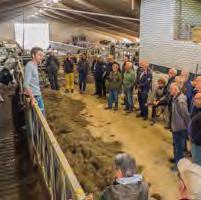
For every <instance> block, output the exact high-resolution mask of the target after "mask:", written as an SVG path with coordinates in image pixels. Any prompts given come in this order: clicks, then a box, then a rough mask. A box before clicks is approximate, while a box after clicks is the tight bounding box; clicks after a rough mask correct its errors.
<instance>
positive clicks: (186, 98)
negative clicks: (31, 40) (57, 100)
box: [24, 47, 201, 200]
mask: <svg viewBox="0 0 201 200" xmlns="http://www.w3.org/2000/svg"><path fill="white" fill-rule="evenodd" d="M31 55H32V60H31V61H30V62H28V63H27V65H26V66H25V76H24V88H25V92H26V94H27V95H29V96H30V98H31V102H32V104H34V103H35V101H37V102H38V105H39V107H40V109H41V111H42V112H44V104H43V99H42V95H41V91H40V86H39V76H38V68H37V66H38V64H40V63H41V62H42V60H43V57H44V54H43V51H42V49H40V48H37V47H35V48H33V49H32V50H31ZM55 62H56V61H55ZM50 63H51V62H50ZM77 70H78V73H79V80H80V82H79V89H80V93H81V94H82V93H84V92H85V90H86V82H87V75H88V73H89V70H90V62H89V61H88V59H87V56H86V55H85V54H83V55H82V57H81V58H80V60H79V62H78V67H77ZM64 71H65V73H66V80H67V86H66V90H67V91H66V92H73V90H74V73H73V72H74V63H73V61H72V57H71V55H70V54H67V57H66V60H65V61H64ZM92 71H93V74H94V79H95V88H96V91H95V94H97V95H98V97H102V96H104V95H106V93H108V106H107V107H106V109H112V108H113V104H114V110H118V99H119V93H120V91H123V93H124V102H123V104H124V105H125V110H126V112H127V113H132V112H133V109H134V106H133V91H134V90H137V94H138V102H139V109H140V112H139V113H138V114H137V117H142V118H143V119H144V120H147V119H148V111H149V109H148V105H149V102H148V97H149V93H150V90H151V89H152V71H151V70H150V69H149V64H148V62H147V61H146V60H141V61H140V63H139V67H138V68H137V69H136V70H134V68H133V64H132V63H131V62H130V61H129V57H128V56H126V57H125V62H124V64H123V66H122V67H121V68H120V65H119V64H118V63H117V62H115V61H114V60H113V59H112V58H109V60H108V62H107V63H106V64H104V62H103V59H102V58H101V57H100V58H99V59H98V60H96V61H94V63H93V65H92ZM54 86H55V87H54V88H55V89H57V85H54ZM151 105H152V117H153V118H155V117H156V109H157V108H158V107H160V106H166V107H167V110H168V113H169V118H168V119H169V120H168V123H167V125H168V126H167V128H170V129H171V131H172V135H173V150H174V151H173V153H174V158H173V160H172V161H173V162H174V163H175V165H174V167H173V170H178V171H179V179H180V193H181V198H182V199H183V200H184V199H186V200H187V199H189V200H190V199H196V200H199V199H201V76H197V77H196V78H195V79H194V80H190V77H189V73H188V72H187V71H185V70H182V71H181V73H180V74H179V75H177V70H175V69H173V68H172V69H170V70H169V72H168V80H167V82H166V80H165V79H163V78H160V79H159V80H158V86H157V88H156V89H154V99H153V102H152V104H151ZM187 140H190V143H191V159H187V158H184V157H185V154H186V152H187V151H188V148H187ZM115 165H116V170H117V171H116V172H117V173H116V175H117V176H116V180H115V182H114V184H112V186H111V187H109V188H107V189H106V190H105V191H104V192H103V195H102V199H104V200H111V199H116V198H114V196H118V197H119V198H118V199H124V198H125V197H126V199H136V200H146V199H148V186H147V184H145V183H144V181H143V178H142V176H141V175H137V174H136V171H135V169H136V164H135V161H134V160H133V159H132V158H131V156H129V155H127V154H120V155H117V157H116V158H115ZM127 191H130V192H127ZM133 195H135V198H134V196H133ZM89 198H91V197H89Z"/></svg>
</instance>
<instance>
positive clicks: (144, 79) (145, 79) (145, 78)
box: [139, 70, 152, 93]
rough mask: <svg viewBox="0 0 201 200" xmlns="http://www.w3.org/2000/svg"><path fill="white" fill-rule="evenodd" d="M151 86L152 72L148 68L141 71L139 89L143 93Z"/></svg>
mask: <svg viewBox="0 0 201 200" xmlns="http://www.w3.org/2000/svg"><path fill="white" fill-rule="evenodd" d="M151 87H152V73H151V71H150V70H148V71H147V73H145V72H144V71H143V72H142V73H141V75H140V78H139V89H140V91H141V92H143V93H148V92H149V90H150V89H151Z"/></svg>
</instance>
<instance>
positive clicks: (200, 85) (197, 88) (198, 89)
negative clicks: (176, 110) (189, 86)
mask: <svg viewBox="0 0 201 200" xmlns="http://www.w3.org/2000/svg"><path fill="white" fill-rule="evenodd" d="M193 85H194V90H193V98H192V103H191V110H190V116H191V118H193V116H194V115H195V114H197V113H198V112H200V111H201V108H200V107H197V106H196V105H194V103H193V102H194V98H195V95H196V94H197V93H201V76H198V77H197V78H196V79H195V80H194V81H193Z"/></svg>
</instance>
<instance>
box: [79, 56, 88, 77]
mask: <svg viewBox="0 0 201 200" xmlns="http://www.w3.org/2000/svg"><path fill="white" fill-rule="evenodd" d="M89 69H90V63H89V61H88V60H87V59H85V60H84V59H81V60H80V61H79V63H78V72H79V73H80V74H83V75H84V76H87V74H88V72H89Z"/></svg>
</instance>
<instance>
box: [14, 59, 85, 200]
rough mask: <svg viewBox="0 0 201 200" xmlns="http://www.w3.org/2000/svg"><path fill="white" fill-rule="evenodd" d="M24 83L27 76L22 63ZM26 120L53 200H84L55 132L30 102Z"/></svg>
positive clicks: (21, 70)
mask: <svg viewBox="0 0 201 200" xmlns="http://www.w3.org/2000/svg"><path fill="white" fill-rule="evenodd" d="M18 68H19V72H20V74H21V76H19V77H21V80H18V81H20V82H22V81H23V78H24V72H23V67H22V65H21V63H20V62H19V60H18ZM25 103H26V105H27V106H26V119H27V126H28V135H29V137H28V138H29V141H31V144H32V146H33V150H34V154H35V158H36V160H37V164H38V165H39V168H40V169H41V171H42V175H43V178H44V181H45V184H46V186H47V188H48V190H49V193H50V196H51V200H71V199H72V200H84V199H85V194H84V191H83V189H82V188H81V186H80V184H79V182H78V180H77V178H76V176H75V175H74V173H73V170H72V168H71V167H70V164H69V163H68V161H67V159H66V157H65V155H64V153H63V152H62V150H61V148H60V146H59V144H58V142H57V140H56V138H55V136H54V134H53V132H52V131H51V129H50V127H49V125H48V123H47V121H46V119H45V117H44V115H43V114H42V112H41V110H40V108H39V107H38V105H37V104H35V105H34V106H33V107H31V106H30V103H29V101H27V100H26V102H25Z"/></svg>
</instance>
